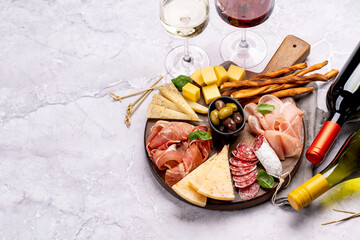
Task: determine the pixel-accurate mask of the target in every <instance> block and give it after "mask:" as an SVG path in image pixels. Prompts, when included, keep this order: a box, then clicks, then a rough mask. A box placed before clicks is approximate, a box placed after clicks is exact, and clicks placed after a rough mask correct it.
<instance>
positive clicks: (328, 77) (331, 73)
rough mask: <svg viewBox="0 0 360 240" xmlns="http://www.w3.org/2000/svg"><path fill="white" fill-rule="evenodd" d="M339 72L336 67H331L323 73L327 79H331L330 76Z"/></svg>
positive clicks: (333, 76)
mask: <svg viewBox="0 0 360 240" xmlns="http://www.w3.org/2000/svg"><path fill="white" fill-rule="evenodd" d="M338 73H339V70H336V69H332V70H331V71H330V72H327V73H325V74H324V76H325V77H326V78H327V79H329V80H330V79H332V78H335V77H336V76H337V75H338Z"/></svg>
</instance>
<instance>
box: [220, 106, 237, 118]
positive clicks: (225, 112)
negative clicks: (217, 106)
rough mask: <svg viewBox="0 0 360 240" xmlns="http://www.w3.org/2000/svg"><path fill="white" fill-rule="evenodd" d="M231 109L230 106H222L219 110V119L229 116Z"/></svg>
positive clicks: (231, 112)
mask: <svg viewBox="0 0 360 240" xmlns="http://www.w3.org/2000/svg"><path fill="white" fill-rule="evenodd" d="M233 112H234V111H233V109H232V107H224V108H222V109H221V110H220V111H219V118H220V119H221V120H223V119H225V118H227V117H229V116H231V115H232V114H233Z"/></svg>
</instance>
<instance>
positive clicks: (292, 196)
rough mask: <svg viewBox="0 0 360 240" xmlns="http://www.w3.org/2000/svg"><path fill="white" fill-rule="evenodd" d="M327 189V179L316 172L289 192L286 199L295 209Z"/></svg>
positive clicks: (305, 204) (303, 205) (306, 203)
mask: <svg viewBox="0 0 360 240" xmlns="http://www.w3.org/2000/svg"><path fill="white" fill-rule="evenodd" d="M329 189H330V187H329V183H328V181H327V180H326V179H325V178H324V176H323V175H321V174H317V175H315V176H314V177H312V178H310V179H309V180H308V181H306V182H305V183H304V184H302V185H301V186H300V187H298V188H296V189H295V190H294V191H292V192H291V193H289V194H288V201H289V203H290V205H291V206H292V207H293V208H294V209H295V210H300V209H302V208H303V207H306V206H307V205H309V204H310V203H311V202H312V201H314V200H315V199H316V198H318V197H319V196H321V195H322V194H324V193H325V192H326V191H328V190H329Z"/></svg>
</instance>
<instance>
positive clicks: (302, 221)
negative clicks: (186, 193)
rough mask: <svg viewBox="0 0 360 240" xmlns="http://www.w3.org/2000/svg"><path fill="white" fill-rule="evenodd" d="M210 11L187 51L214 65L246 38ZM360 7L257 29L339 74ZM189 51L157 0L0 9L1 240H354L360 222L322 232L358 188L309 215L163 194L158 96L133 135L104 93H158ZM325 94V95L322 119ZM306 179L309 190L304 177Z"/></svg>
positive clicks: (50, 2)
mask: <svg viewBox="0 0 360 240" xmlns="http://www.w3.org/2000/svg"><path fill="white" fill-rule="evenodd" d="M210 3H211V14H210V15H211V19H210V23H209V25H208V27H207V29H206V30H205V31H204V32H203V33H202V34H200V35H199V36H197V37H196V38H194V39H191V40H190V43H191V44H195V45H199V46H201V47H202V48H204V49H205V50H206V52H207V53H208V54H209V56H210V59H211V64H213V65H215V64H220V63H221V62H222V59H221V58H220V54H219V51H218V46H219V44H220V41H221V39H222V38H223V37H224V36H225V35H226V34H227V33H230V32H232V31H235V30H236V29H234V28H233V27H231V26H229V25H227V24H225V23H224V22H222V20H221V19H220V18H219V16H217V14H216V11H215V9H214V1H213V0H210ZM359 9H360V1H356V0H345V1H336V0H331V1H329V0H319V1H311V0H304V1H291V3H290V1H286V0H278V1H276V6H275V9H274V12H273V14H272V16H271V17H270V19H269V20H268V21H266V22H265V23H264V24H262V25H260V26H258V27H256V28H255V29H253V31H255V32H257V33H259V34H261V35H262V36H263V37H265V38H266V39H267V43H268V47H269V57H270V56H271V55H272V53H274V51H275V50H276V48H277V47H278V46H279V44H280V43H281V41H282V40H283V39H284V37H285V36H286V35H288V34H292V35H295V36H298V37H300V38H302V39H304V40H305V41H307V42H309V43H310V44H311V46H312V49H311V54H310V56H309V57H308V59H307V61H308V63H309V64H312V63H317V62H321V61H323V60H325V59H327V60H329V65H328V66H326V67H325V68H324V69H323V71H327V70H330V69H331V68H337V69H341V67H342V65H343V64H344V63H345V61H346V59H347V58H348V56H349V54H350V53H351V51H352V49H353V48H354V47H355V45H356V44H357V42H358V41H359V39H360V28H359V27H358V23H359V22H360V14H359ZM181 44H182V41H181V40H179V39H175V38H173V37H171V36H170V35H168V34H167V33H166V32H165V30H164V29H163V28H162V27H161V25H160V22H159V13H158V1H157V0H151V1H142V0H106V1H91V0H81V1H80V0H77V1H71V0H67V1H56V0H43V1H35V0H33V1H31V0H30V1H1V2H0V49H1V50H0V76H1V77H0V239H88V238H90V239H193V238H194V239H230V238H234V237H236V238H239V239H264V238H265V237H266V239H285V238H289V239H296V238H301V239H340V238H344V239H345V238H346V239H356V238H358V236H359V234H360V228H359V227H358V226H359V223H360V219H354V220H351V221H349V222H345V223H341V224H336V225H330V226H322V225H321V223H323V222H326V221H330V220H333V219H338V218H341V217H343V216H344V214H341V213H336V212H333V211H332V208H341V209H348V210H353V211H359V210H360V209H359V204H358V203H359V201H360V192H359V191H354V190H348V191H350V192H349V194H348V195H347V197H339V196H338V193H339V192H340V191H341V187H337V188H335V189H332V190H331V191H330V192H329V193H327V194H326V195H325V196H323V197H322V198H321V199H319V200H317V201H315V202H314V203H313V204H311V205H310V206H309V207H308V208H306V209H303V210H302V211H300V212H295V211H292V210H290V209H287V210H284V209H281V208H277V207H274V206H272V205H271V203H270V202H267V203H264V204H261V205H259V206H256V207H252V208H249V209H245V210H239V211H225V212H224V211H211V210H205V209H201V208H197V207H193V206H191V205H189V204H186V203H184V202H182V201H179V200H177V199H176V198H174V197H173V196H172V195H170V194H169V193H168V192H166V191H165V190H164V189H163V188H162V187H161V186H160V185H159V184H158V183H157V181H156V180H155V178H154V177H153V176H152V173H151V172H150V170H149V167H148V164H147V161H146V155H145V151H144V145H143V131H144V125H145V122H146V117H145V114H144V112H145V111H146V106H147V103H149V101H150V97H149V98H147V99H146V101H145V102H144V103H143V104H142V105H141V107H140V108H139V109H138V110H137V111H136V112H135V114H134V115H133V117H132V125H131V127H130V128H127V127H126V126H125V124H124V113H125V110H126V106H127V105H128V104H129V103H130V102H132V101H134V98H128V99H125V100H124V101H123V102H122V103H120V102H113V101H112V100H111V99H110V98H109V96H108V94H109V93H110V92H114V93H116V94H118V95H124V94H127V93H131V92H134V91H138V90H142V89H144V88H145V87H148V86H149V85H151V84H152V83H153V82H154V80H155V78H156V77H158V76H159V75H161V74H165V70H164V59H165V56H166V54H167V53H168V51H170V49H171V48H172V47H174V46H177V45H181ZM269 57H268V58H267V61H268V60H269ZM265 65H266V61H265V62H264V63H263V64H261V65H260V66H259V67H257V68H256V69H255V70H257V71H259V70H261V69H262V68H263V67H264V66H265ZM328 87H329V84H323V85H321V86H319V94H318V103H317V104H318V107H319V108H320V109H323V110H325V109H326V106H325V101H324V96H325V93H326V91H327V88H328ZM314 104H315V103H314ZM303 161H306V160H305V158H303ZM296 178H297V179H298V180H297V181H298V182H299V183H301V182H303V181H305V180H306V177H305V176H304V175H303V174H302V168H300V170H299V172H298V174H297V176H296ZM358 183H359V182H357V183H353V184H358ZM358 186H360V184H359V185H358ZM291 187H292V188H294V187H295V185H291ZM343 189H346V186H345V185H343Z"/></svg>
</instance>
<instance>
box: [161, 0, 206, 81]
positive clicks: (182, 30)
mask: <svg viewBox="0 0 360 240" xmlns="http://www.w3.org/2000/svg"><path fill="white" fill-rule="evenodd" d="M209 10H210V9H209V1H208V0H160V20H161V24H162V26H163V27H164V28H165V30H166V31H167V32H168V33H170V34H171V35H173V36H175V37H178V38H183V39H184V46H178V47H175V48H173V49H172V50H171V51H170V52H169V53H168V55H167V56H166V59H165V68H166V71H167V72H168V73H169V74H170V75H171V76H172V77H177V76H178V75H187V76H189V75H190V74H192V73H193V72H194V71H195V70H196V69H198V68H202V67H207V66H209V65H210V59H209V56H208V55H207V54H206V52H205V51H204V50H203V49H202V48H200V47H198V46H194V45H189V44H188V38H192V37H195V36H197V35H199V34H200V33H201V32H202V31H203V30H204V29H205V28H206V26H207V24H208V22H209Z"/></svg>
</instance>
